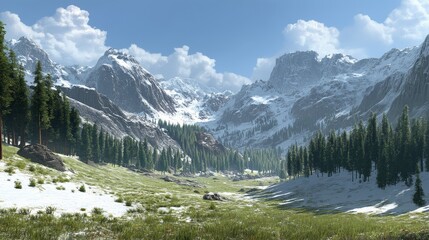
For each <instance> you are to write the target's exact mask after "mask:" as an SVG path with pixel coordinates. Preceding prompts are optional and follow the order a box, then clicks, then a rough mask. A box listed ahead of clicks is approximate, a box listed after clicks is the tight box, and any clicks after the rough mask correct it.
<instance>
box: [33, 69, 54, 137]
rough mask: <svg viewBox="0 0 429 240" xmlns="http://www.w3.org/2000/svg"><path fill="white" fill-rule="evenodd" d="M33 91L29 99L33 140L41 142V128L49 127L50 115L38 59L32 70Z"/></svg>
mask: <svg viewBox="0 0 429 240" xmlns="http://www.w3.org/2000/svg"><path fill="white" fill-rule="evenodd" d="M34 85H35V87H34V93H33V97H32V100H31V110H32V111H31V113H32V114H31V116H32V122H33V124H34V126H33V130H34V131H33V134H34V135H33V136H34V137H35V138H34V139H33V142H36V143H39V144H42V130H45V129H47V128H48V127H49V124H50V116H49V109H48V101H49V93H48V88H47V86H46V84H45V79H44V77H43V74H42V64H41V62H40V61H38V62H37V64H36V70H35V72H34Z"/></svg>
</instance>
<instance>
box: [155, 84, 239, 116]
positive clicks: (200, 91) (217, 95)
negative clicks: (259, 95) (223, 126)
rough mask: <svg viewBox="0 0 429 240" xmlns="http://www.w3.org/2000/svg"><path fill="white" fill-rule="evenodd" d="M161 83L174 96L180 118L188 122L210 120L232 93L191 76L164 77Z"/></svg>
mask: <svg viewBox="0 0 429 240" xmlns="http://www.w3.org/2000/svg"><path fill="white" fill-rule="evenodd" d="M160 84H161V86H162V88H163V89H164V90H165V92H166V93H167V94H169V95H170V96H172V97H173V99H174V101H175V107H176V110H177V115H179V118H181V119H183V120H184V121H186V122H188V123H194V122H204V121H208V120H210V119H211V118H212V117H213V114H214V113H215V112H216V111H218V110H219V109H220V107H222V106H223V105H224V104H225V103H226V101H227V100H228V98H229V97H230V96H231V95H232V92H230V91H225V92H220V91H219V90H217V89H214V88H210V87H207V86H205V85H204V84H201V83H200V82H198V81H197V80H195V79H191V78H179V77H175V78H171V79H168V80H164V79H162V80H161V81H160ZM182 122H183V121H182Z"/></svg>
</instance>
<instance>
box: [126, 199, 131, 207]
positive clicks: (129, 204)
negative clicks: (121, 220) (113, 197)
mask: <svg viewBox="0 0 429 240" xmlns="http://www.w3.org/2000/svg"><path fill="white" fill-rule="evenodd" d="M131 205H133V203H132V202H131V201H130V200H127V201H125V206H127V207H131Z"/></svg>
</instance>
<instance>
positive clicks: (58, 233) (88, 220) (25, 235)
mask: <svg viewBox="0 0 429 240" xmlns="http://www.w3.org/2000/svg"><path fill="white" fill-rule="evenodd" d="M16 151H17V149H16V148H13V147H8V146H6V147H5V160H4V161H6V162H7V163H8V164H9V165H11V166H15V167H19V168H22V169H24V170H25V169H27V168H28V165H30V163H29V162H28V160H24V161H17V160H15V159H14V157H13V156H14V155H15V154H16ZM63 159H64V161H65V163H66V165H67V166H68V167H69V168H71V169H73V171H75V175H74V176H73V178H72V181H78V182H80V181H83V182H85V183H86V184H89V185H96V186H99V187H102V188H104V189H106V190H107V191H108V192H111V193H113V194H115V195H117V196H118V198H119V197H122V198H124V199H126V200H128V201H131V202H133V205H134V206H137V207H136V208H135V209H136V210H135V211H134V212H132V213H129V214H127V215H126V216H124V217H122V218H106V217H104V216H103V215H97V214H94V215H92V216H86V215H82V214H74V215H71V214H68V215H63V216H62V217H60V218H55V217H54V216H52V215H50V214H36V215H28V214H27V213H26V212H25V211H22V210H21V211H20V210H19V209H18V210H16V209H11V210H2V212H1V213H0V239H58V238H72V239H99V238H100V237H101V238H106V239H328V238H330V239H380V238H381V239H407V238H408V239H417V238H419V237H421V239H428V238H429V227H428V225H427V220H428V218H429V215H427V214H420V215H414V216H410V215H404V216H383V217H371V216H366V215H350V214H342V213H325V214H320V213H315V212H310V211H306V210H299V209H286V210H285V209H280V208H278V207H277V206H278V204H277V202H273V201H246V200H241V199H239V198H236V197H230V200H229V201H225V202H207V201H203V200H202V199H201V196H202V193H203V192H204V191H212V192H231V193H235V194H239V192H238V191H239V190H240V189H241V188H246V187H252V186H259V185H261V184H262V185H264V184H267V182H260V181H257V180H249V181H240V182H232V181H230V180H228V179H227V178H223V177H218V176H217V177H216V178H213V177H210V178H195V179H192V180H195V181H198V182H200V183H202V184H204V185H205V186H206V188H205V189H194V188H191V187H184V186H179V185H177V184H175V183H167V182H164V181H163V180H160V179H159V178H158V177H150V176H142V175H140V174H137V173H133V172H131V171H128V170H126V169H124V168H121V167H115V166H112V165H105V166H89V165H86V164H83V163H81V162H79V161H77V160H75V159H73V158H68V157H63ZM26 165H27V166H26ZM37 169H38V171H35V172H34V173H35V174H39V175H44V176H47V175H49V176H52V177H55V176H56V175H58V173H56V172H55V171H46V170H44V169H43V168H37ZM52 177H51V178H52ZM195 190H198V191H199V192H200V193H195V192H194V191H195ZM238 196H240V195H238ZM171 207H173V208H171ZM177 207H180V208H177ZM160 208H161V209H163V211H160ZM189 220H190V222H189Z"/></svg>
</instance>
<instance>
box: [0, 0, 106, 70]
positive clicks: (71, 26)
mask: <svg viewBox="0 0 429 240" xmlns="http://www.w3.org/2000/svg"><path fill="white" fill-rule="evenodd" d="M0 20H2V21H3V22H4V23H5V24H6V32H7V33H6V38H8V39H12V38H14V39H18V38H20V37H21V36H26V37H29V38H32V39H33V40H34V41H35V42H36V43H38V44H39V45H40V46H41V47H42V48H43V49H44V50H45V51H46V52H48V54H49V55H50V56H51V58H52V59H53V60H54V61H56V62H58V63H61V64H64V65H71V64H81V65H93V64H94V63H95V62H96V61H97V59H98V58H99V57H100V56H101V55H102V54H103V52H104V51H105V50H106V49H107V47H106V46H105V41H106V35H107V33H106V32H105V31H102V30H100V29H97V28H94V27H92V26H90V25H89V24H88V22H89V13H88V12H87V11H85V10H81V9H80V8H79V7H76V6H73V5H70V6H68V7H67V8H58V9H57V10H56V12H55V14H54V15H53V16H50V17H44V18H42V19H40V20H38V21H37V22H36V23H35V24H33V25H31V26H28V25H26V24H25V23H23V22H22V21H21V19H20V18H19V16H18V15H16V14H14V13H11V12H2V13H1V14H0Z"/></svg>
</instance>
